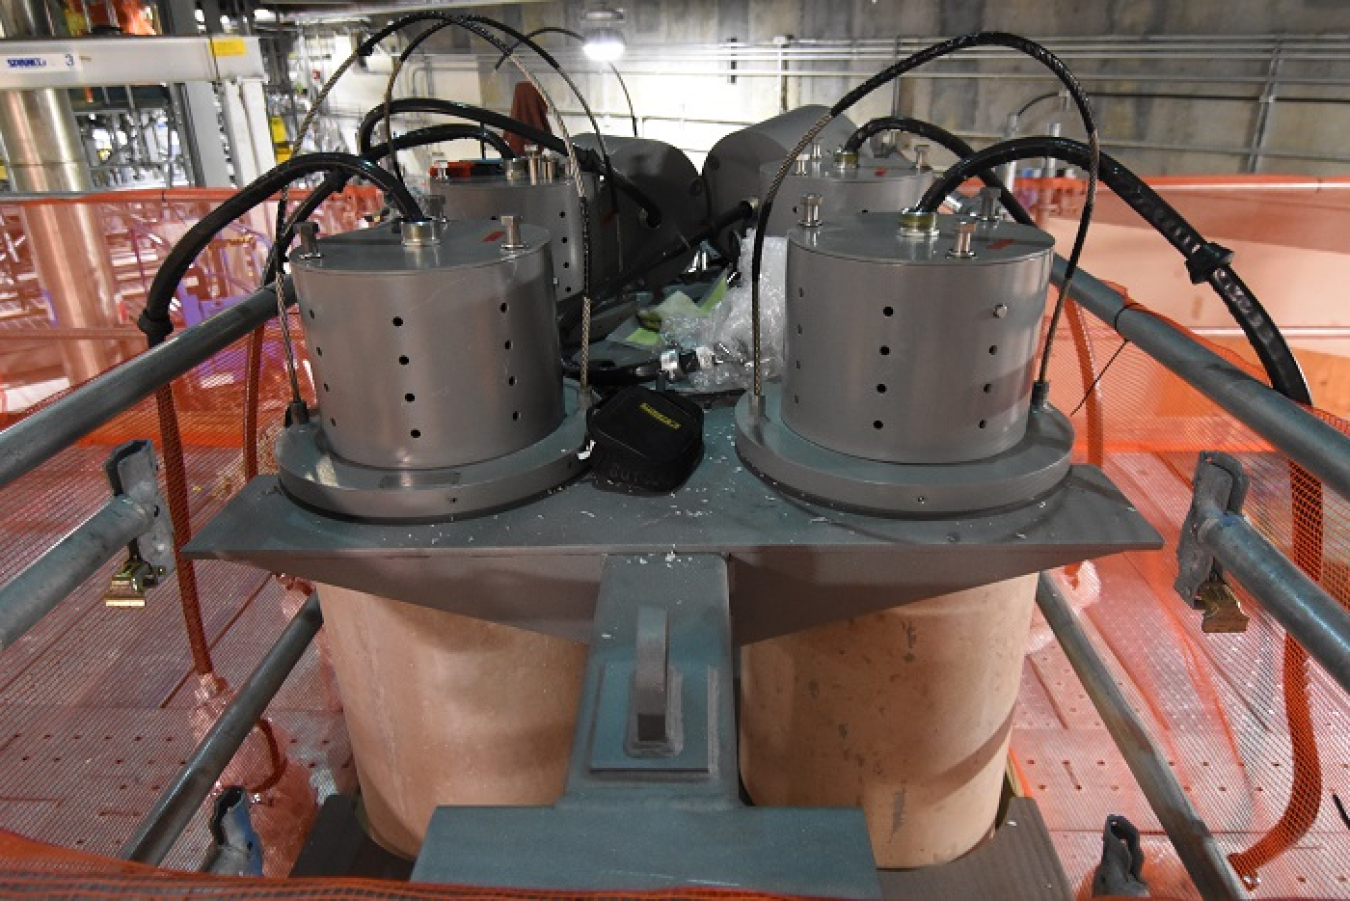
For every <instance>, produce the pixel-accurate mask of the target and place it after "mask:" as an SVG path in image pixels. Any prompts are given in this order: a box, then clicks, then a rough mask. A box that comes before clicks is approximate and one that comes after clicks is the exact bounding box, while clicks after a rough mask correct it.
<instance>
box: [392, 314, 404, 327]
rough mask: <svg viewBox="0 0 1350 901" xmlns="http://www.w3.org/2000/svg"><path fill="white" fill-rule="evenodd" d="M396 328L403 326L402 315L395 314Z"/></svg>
mask: <svg viewBox="0 0 1350 901" xmlns="http://www.w3.org/2000/svg"><path fill="white" fill-rule="evenodd" d="M394 328H403V317H402V316H395V317H394Z"/></svg>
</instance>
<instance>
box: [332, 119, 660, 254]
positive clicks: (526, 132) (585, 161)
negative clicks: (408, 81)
mask: <svg viewBox="0 0 1350 901" xmlns="http://www.w3.org/2000/svg"><path fill="white" fill-rule="evenodd" d="M390 111H391V113H392V114H393V115H400V114H404V113H435V114H439V115H443V116H457V117H459V118H461V119H469V120H471V121H474V122H479V123H481V124H483V125H491V126H492V127H493V128H498V129H501V130H502V131H504V132H512V133H514V134H518V135H520V136H521V137H522V138H525V139H526V140H528V141H531V142H532V143H535V144H538V145H539V146H540V147H542V148H544V149H545V150H552V151H553V152H555V153H560V154H566V153H567V144H566V143H565V142H564V141H563V139H562V138H560V137H558V136H557V135H553V134H550V133H549V132H546V131H542V130H540V129H538V128H535V127H534V126H532V125H527V124H526V123H524V122H521V121H519V120H517V119H512V118H511V117H510V116H506V115H503V114H502V113H498V112H494V111H492V110H489V109H483V108H482V107H481V106H473V105H471V104H468V103H460V102H459V101H457V100H441V99H439V98H436V97H403V98H400V99H398V100H395V101H394V102H393V103H392V104H391V106H390ZM383 113H384V107H382V106H378V107H375V108H374V109H372V110H371V111H370V112H368V113H366V115H365V117H364V118H363V119H362V120H361V124H360V125H359V126H358V127H357V131H356V140H357V146H358V147H359V148H361V152H362V153H364V152H365V151H366V150H368V149H370V146H371V144H370V142H371V140H372V139H373V137H374V132H375V127H376V126H377V125H378V124H379V122H380V120H381V118H382V116H383ZM573 150H574V151H575V152H576V156H577V163H578V164H579V165H580V166H581V168H582V169H583V170H585V171H587V172H591V173H595V174H599V175H606V172H605V164H604V162H603V158H602V157H600V156H599V155H598V154H597V153H596V152H595V151H593V150H590V149H589V148H586V147H577V146H575V145H574V146H573ZM606 177H607V178H608V181H609V184H610V185H612V186H613V187H614V188H615V189H617V190H618V191H619V192H620V193H622V194H625V195H627V196H628V198H629V199H630V200H632V201H633V202H634V203H636V204H637V205H638V206H639V207H641V208H642V213H643V216H644V217H645V219H646V223H647V225H648V226H649V227H651V228H657V227H659V226H660V225H661V223H662V221H663V220H664V219H665V216H664V215H663V214H662V212H661V208H660V207H659V206H657V204H656V201H654V200H652V199H651V198H650V197H648V196H647V194H646V193H645V192H644V191H643V190H642V189H641V188H639V187H638V186H637V185H635V184H634V183H633V182H631V181H629V180H628V178H627V177H626V176H625V175H623V174H622V173H620V172H614V173H613V174H612V175H606Z"/></svg>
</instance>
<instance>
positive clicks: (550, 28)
mask: <svg viewBox="0 0 1350 901" xmlns="http://www.w3.org/2000/svg"><path fill="white" fill-rule="evenodd" d="M541 34H563V35H567V36H568V37H569V38H575V39H576V40H578V41H581V42H582V43H585V41H586V38H585V36H584V35H581V34H578V33H577V32H575V31H573V30H572V29H570V28H559V27H558V26H556V25H546V26H544V27H543V28H536V29H535V30H534V31H531V32H529V33H528V34H526V35H525V37H527V38H535V37H538V36H539V35H541ZM519 46H520V42H519V41H517V42H516V43H515V44H512V45H511V50H512V51H513V52H514V51H515V49H516V48H517V47H519ZM510 56H511V54H510V53H503V54H502V56H501V59H499V60H497V62H496V63H494V64H493V66H492V71H493V72H496V71H497V70H498V69H500V68H501V67H502V63H504V62H506V60H507V58H508V57H510ZM605 65H606V66H608V67H609V71H610V72H611V73H612V74H613V75H614V77H615V78H617V79H618V80H619V87H620V88H622V89H623V97H624V100H626V101H628V118H629V120H630V121H631V122H632V123H633V137H635V138H636V137H637V136H638V121H637V113H636V112H635V111H634V110H633V97H632V95H631V94H629V93H628V84H627V83H626V82H625V81H624V80H623V76H622V75H620V74H619V70H618V69H617V68H615V66H614V64H613V63H605Z"/></svg>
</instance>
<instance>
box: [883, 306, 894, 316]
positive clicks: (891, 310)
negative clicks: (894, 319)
mask: <svg viewBox="0 0 1350 901" xmlns="http://www.w3.org/2000/svg"><path fill="white" fill-rule="evenodd" d="M881 315H883V316H894V315H895V307H882V308H881Z"/></svg>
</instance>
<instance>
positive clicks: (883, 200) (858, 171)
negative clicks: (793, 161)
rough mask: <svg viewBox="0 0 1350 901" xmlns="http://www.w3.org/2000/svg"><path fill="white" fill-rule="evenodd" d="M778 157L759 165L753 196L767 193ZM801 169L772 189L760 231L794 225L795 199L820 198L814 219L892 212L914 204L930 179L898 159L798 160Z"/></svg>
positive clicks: (781, 232)
mask: <svg viewBox="0 0 1350 901" xmlns="http://www.w3.org/2000/svg"><path fill="white" fill-rule="evenodd" d="M781 165H782V163H781V161H774V162H769V163H765V164H764V165H762V166H760V167H759V196H760V197H763V196H765V195H766V194H768V192H769V186H770V185H771V184H773V178H774V176H775V175H777V174H778V167H779V166H781ZM799 165H800V167H801V169H802V170H804V171H801V172H798V171H795V170H794V171H791V172H789V173H788V176H787V178H786V179H784V180H783V185H782V187H780V188H779V189H778V199H777V200H775V201H774V205H773V210H772V211H771V212H770V213H769V224H768V228H767V230H766V231H765V234H766V235H774V236H778V235H784V234H787V232H788V229H790V228H792V227H793V226H795V225H797V224H798V222H799V220H800V218H801V215H800V205H801V199H802V197H803V196H805V195H807V194H818V195H819V196H820V218H821V220H822V221H823V222H827V223H828V222H837V221H839V220H840V219H843V218H845V217H848V216H854V215H857V214H859V213H883V212H884V213H898V212H900V211H901V210H903V209H907V208H908V207H911V206H913V205H914V204H916V203H918V201H919V198H921V197H922V196H923V192H924V191H926V190H927V189H928V186H929V184H931V183H932V181H933V172H932V170H931V169H920V168H919V167H917V166H915V165H914V164H913V163H911V162H909V161H907V160H904V159H887V160H873V159H865V160H863V161H862V163H861V165H858V166H838V165H836V164H835V163H834V162H832V161H830V160H828V159H827V160H810V161H802V163H800V164H799Z"/></svg>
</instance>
